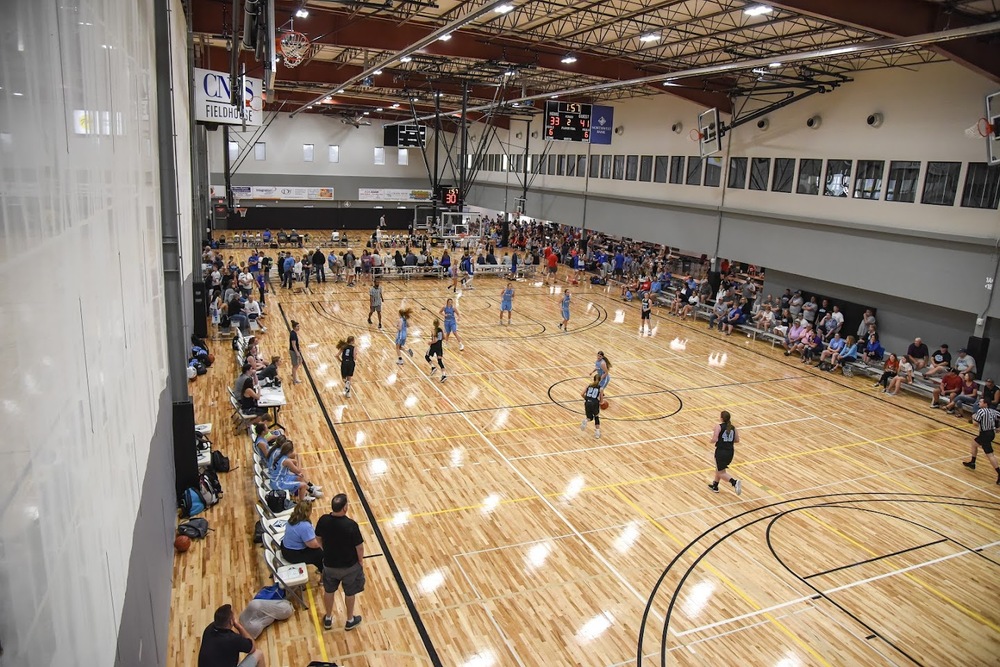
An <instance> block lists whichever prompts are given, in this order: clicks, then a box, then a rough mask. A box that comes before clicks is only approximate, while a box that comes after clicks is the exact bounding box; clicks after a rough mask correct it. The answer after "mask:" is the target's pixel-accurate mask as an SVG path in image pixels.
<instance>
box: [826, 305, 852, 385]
mask: <svg viewBox="0 0 1000 667" xmlns="http://www.w3.org/2000/svg"><path fill="white" fill-rule="evenodd" d="M834 308H836V306H834ZM857 360H858V343H857V342H856V341H855V340H854V336H848V337H847V340H846V341H845V342H844V349H843V350H841V351H840V352H834V353H833V357H831V358H830V362H831V363H832V364H833V367H832V368H830V372H831V373H832V372H834V371H836V370H837V369H840V372H841V373H843V372H844V364H849V363H851V362H853V361H857Z"/></svg>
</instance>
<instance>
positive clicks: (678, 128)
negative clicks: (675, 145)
mask: <svg viewBox="0 0 1000 667" xmlns="http://www.w3.org/2000/svg"><path fill="white" fill-rule="evenodd" d="M670 131H671V132H673V133H674V134H680V133H681V132H683V131H684V123H682V122H680V121H677V122H676V123H674V124H673V125H671V126H670Z"/></svg>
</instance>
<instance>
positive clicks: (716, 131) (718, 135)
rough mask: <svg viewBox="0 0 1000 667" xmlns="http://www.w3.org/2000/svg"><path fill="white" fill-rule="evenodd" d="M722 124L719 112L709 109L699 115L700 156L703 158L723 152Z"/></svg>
mask: <svg viewBox="0 0 1000 667" xmlns="http://www.w3.org/2000/svg"><path fill="white" fill-rule="evenodd" d="M721 130H722V124H721V123H720V122H719V110H718V109H708V110H707V111H703V112H701V113H700V114H698V154H699V155H701V156H702V157H705V156H707V155H715V154H716V153H720V152H722V132H721Z"/></svg>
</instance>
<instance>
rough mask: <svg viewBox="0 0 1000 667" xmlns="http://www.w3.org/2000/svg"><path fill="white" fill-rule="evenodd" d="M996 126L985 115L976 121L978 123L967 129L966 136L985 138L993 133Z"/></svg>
mask: <svg viewBox="0 0 1000 667" xmlns="http://www.w3.org/2000/svg"><path fill="white" fill-rule="evenodd" d="M995 129H996V128H994V127H993V125H991V124H990V121H989V119H987V118H985V117H983V118H980V119H979V120H978V121H976V124H975V125H973V126H972V127H970V128H967V129H966V130H965V136H966V137H968V138H969V139H985V138H987V137H989V136H990V135H992V134H993V132H994V131H995Z"/></svg>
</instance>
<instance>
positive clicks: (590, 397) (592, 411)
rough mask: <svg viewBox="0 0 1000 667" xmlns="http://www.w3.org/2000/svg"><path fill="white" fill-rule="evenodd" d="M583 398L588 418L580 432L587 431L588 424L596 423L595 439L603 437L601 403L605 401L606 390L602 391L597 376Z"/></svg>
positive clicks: (585, 390) (581, 423)
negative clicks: (590, 422)
mask: <svg viewBox="0 0 1000 667" xmlns="http://www.w3.org/2000/svg"><path fill="white" fill-rule="evenodd" d="M580 397H581V398H583V410H584V412H585V413H586V414H587V418H586V419H584V420H583V421H582V422H580V430H581V431H586V430H587V422H589V421H592V422H594V437H595V438H600V437H601V401H602V400H604V390H603V389H601V379H600V377H599V376H597V375H596V374H595V375H594V379H593V380H592V381H591V382H590V384H589V385H587V388H586V389H584V390H583V393H582V394H580Z"/></svg>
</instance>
